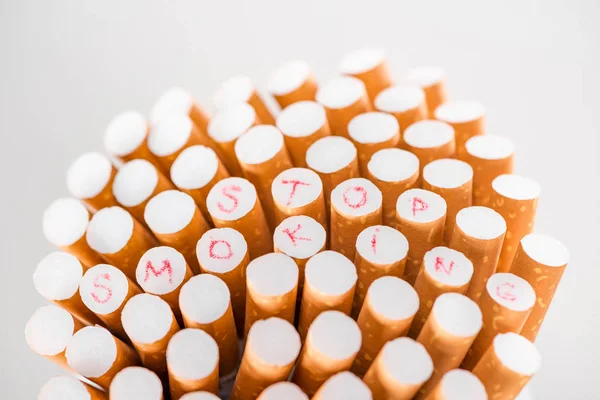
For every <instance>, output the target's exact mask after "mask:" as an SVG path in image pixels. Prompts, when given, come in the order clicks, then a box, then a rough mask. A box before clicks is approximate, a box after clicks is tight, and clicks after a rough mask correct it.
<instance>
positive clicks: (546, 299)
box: [510, 233, 569, 341]
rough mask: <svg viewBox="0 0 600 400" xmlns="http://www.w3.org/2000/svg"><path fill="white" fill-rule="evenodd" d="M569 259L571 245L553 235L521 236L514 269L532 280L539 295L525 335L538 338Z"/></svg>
mask: <svg viewBox="0 0 600 400" xmlns="http://www.w3.org/2000/svg"><path fill="white" fill-rule="evenodd" d="M568 262H569V251H568V250H567V248H566V247H565V246H564V245H563V244H562V243H561V242H559V241H558V240H556V239H554V238H552V237H550V236H547V235H543V234H537V233H532V234H529V235H526V236H525V237H524V238H523V239H521V242H520V244H519V248H518V250H517V253H516V254H515V259H514V261H513V263H512V266H511V268H510V272H511V273H513V274H515V275H517V276H520V277H521V278H523V279H525V280H526V281H527V282H529V284H530V285H531V286H532V287H533V289H534V290H535V294H536V296H537V301H536V303H535V305H534V306H533V309H532V310H531V314H530V315H529V318H527V321H526V322H525V325H524V326H523V329H522V330H521V335H523V336H524V337H525V338H527V339H529V340H531V341H534V340H535V338H536V337H537V334H538V331H539V329H540V326H541V324H542V322H543V321H544V317H545V316H546V312H547V311H548V307H549V306H550V303H551V302H552V298H553V297H554V292H555V291H556V288H557V286H558V284H559V283H560V278H561V277H562V274H563V272H564V271H565V268H566V266H567V263H568Z"/></svg>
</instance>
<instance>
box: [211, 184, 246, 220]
mask: <svg viewBox="0 0 600 400" xmlns="http://www.w3.org/2000/svg"><path fill="white" fill-rule="evenodd" d="M229 191H233V192H238V193H240V192H241V191H242V188H241V187H239V186H238V185H231V186H227V187H224V188H223V189H222V190H221V193H222V194H223V196H225V197H227V198H228V199H230V200H231V201H232V202H233V205H232V206H231V207H230V208H226V207H225V205H224V204H223V203H221V202H220V201H219V202H218V203H217V207H219V210H221V211H222V212H224V213H226V214H230V213H232V212H233V211H234V210H235V209H236V208H237V207H238V204H239V200H238V198H237V197H235V196H234V195H233V194H231V193H230V192H229Z"/></svg>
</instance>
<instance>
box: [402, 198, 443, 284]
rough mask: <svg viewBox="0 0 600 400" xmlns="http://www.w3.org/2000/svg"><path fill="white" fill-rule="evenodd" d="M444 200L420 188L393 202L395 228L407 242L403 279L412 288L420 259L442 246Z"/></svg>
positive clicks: (419, 265)
mask: <svg viewBox="0 0 600 400" xmlns="http://www.w3.org/2000/svg"><path fill="white" fill-rule="evenodd" d="M445 221H446V201H445V200H444V199H443V197H442V196H440V195H438V194H436V193H433V192H430V191H428V190H422V189H409V190H407V191H405V192H404V193H402V194H401V195H400V196H399V197H398V201H397V202H396V229H398V230H399V231H400V232H401V233H402V234H403V235H404V236H405V237H406V239H407V240H408V254H407V256H406V267H405V269H404V280H405V281H407V282H408V283H410V284H411V285H414V283H415V281H416V279H417V275H418V273H419V269H420V268H421V263H422V261H423V256H425V253H426V252H428V251H429V250H431V249H433V248H434V247H436V246H439V245H441V244H442V237H443V233H444V223H445Z"/></svg>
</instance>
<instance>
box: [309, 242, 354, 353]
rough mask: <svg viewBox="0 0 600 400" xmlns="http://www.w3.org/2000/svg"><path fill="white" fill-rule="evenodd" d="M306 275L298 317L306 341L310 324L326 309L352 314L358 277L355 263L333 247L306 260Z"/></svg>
mask: <svg viewBox="0 0 600 400" xmlns="http://www.w3.org/2000/svg"><path fill="white" fill-rule="evenodd" d="M305 275H306V282H305V284H304V289H303V291H302V305H301V307H300V317H299V321H298V332H299V333H300V337H301V338H302V340H303V341H304V339H305V338H306V335H307V332H308V330H309V327H310V326H311V325H312V323H313V321H314V320H315V318H317V316H318V315H319V314H321V313H322V312H324V311H328V310H336V311H340V312H342V313H344V314H346V315H349V314H350V311H351V309H352V299H353V297H354V290H355V288H356V280H357V275H356V267H355V266H354V264H352V262H351V261H350V260H348V259H347V258H346V257H344V256H343V255H342V254H340V253H338V252H335V251H331V250H326V251H322V252H320V253H318V254H316V255H314V256H312V257H311V258H310V259H309V260H308V262H307V263H306V270H305Z"/></svg>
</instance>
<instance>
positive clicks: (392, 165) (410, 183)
mask: <svg viewBox="0 0 600 400" xmlns="http://www.w3.org/2000/svg"><path fill="white" fill-rule="evenodd" d="M366 177H367V178H368V179H369V180H370V181H371V182H373V183H374V184H375V186H377V187H378V188H379V190H380V191H381V194H382V196H383V224H384V225H387V226H391V227H396V201H398V197H400V195H401V194H402V193H404V192H406V191H407V190H409V189H414V188H416V187H417V186H418V179H419V159H418V158H417V156H415V155H414V154H413V153H410V152H408V151H406V150H401V149H383V150H379V151H378V152H376V153H375V154H373V156H372V157H371V160H370V161H369V163H368V164H367V176H366Z"/></svg>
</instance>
